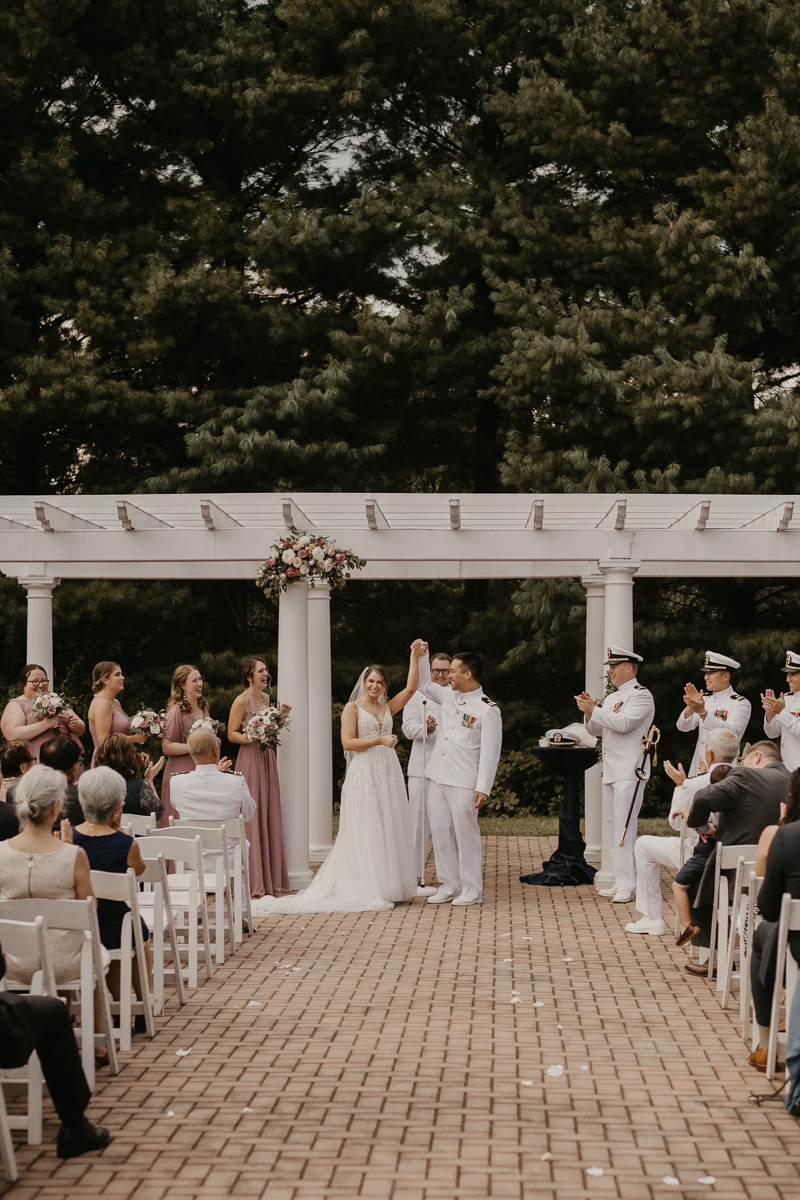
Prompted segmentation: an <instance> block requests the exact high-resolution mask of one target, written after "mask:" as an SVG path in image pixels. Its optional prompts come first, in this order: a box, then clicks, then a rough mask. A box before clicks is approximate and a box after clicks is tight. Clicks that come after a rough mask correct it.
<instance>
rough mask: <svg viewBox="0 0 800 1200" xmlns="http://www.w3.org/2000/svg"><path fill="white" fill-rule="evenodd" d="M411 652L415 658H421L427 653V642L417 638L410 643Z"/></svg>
mask: <svg viewBox="0 0 800 1200" xmlns="http://www.w3.org/2000/svg"><path fill="white" fill-rule="evenodd" d="M411 653H412V654H413V655H414V657H415V658H422V656H423V655H424V654H427V653H428V643H427V642H423V641H422V639H421V638H417V639H416V641H413V642H412V643H411Z"/></svg>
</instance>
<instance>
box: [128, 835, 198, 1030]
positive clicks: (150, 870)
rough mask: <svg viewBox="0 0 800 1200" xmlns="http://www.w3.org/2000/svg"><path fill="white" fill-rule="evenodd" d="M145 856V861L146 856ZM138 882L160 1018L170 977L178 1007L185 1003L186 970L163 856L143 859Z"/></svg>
mask: <svg viewBox="0 0 800 1200" xmlns="http://www.w3.org/2000/svg"><path fill="white" fill-rule="evenodd" d="M149 841H150V839H149V838H148V842H149ZM142 857H143V858H144V856H142ZM137 882H138V883H139V884H140V885H141V887H142V888H143V890H142V891H141V892H139V894H138V897H137V901H138V907H139V915H140V916H143V917H144V919H145V921H146V922H147V924H148V925H149V926H150V934H151V937H152V939H153V1013H154V1015H155V1016H158V1015H159V1014H160V1013H162V1012H163V1011H164V1001H165V985H166V981H167V979H170V978H171V979H173V980H174V982H175V988H176V991H177V995H178V1004H179V1005H180V1006H181V1008H182V1007H183V1005H184V1004H185V1003H186V993H185V991H184V987H183V968H182V966H181V956H180V949H179V946H178V938H177V934H176V932H175V917H174V914H173V911H172V899H171V896H170V890H169V875H168V874H167V865H166V862H165V861H164V855H163V854H158V855H156V857H155V858H144V873H143V874H141V875H139V876H138V877H137ZM165 931H166V934H167V943H168V945H169V957H170V959H171V961H172V968H171V969H168V968H167V965H166V958H167V947H166V945H165V943H164V933H165Z"/></svg>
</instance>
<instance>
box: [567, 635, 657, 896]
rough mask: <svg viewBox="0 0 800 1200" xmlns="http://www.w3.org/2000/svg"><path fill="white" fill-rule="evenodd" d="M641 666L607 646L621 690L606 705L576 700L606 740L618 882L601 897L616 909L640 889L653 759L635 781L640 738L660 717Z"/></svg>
mask: <svg viewBox="0 0 800 1200" xmlns="http://www.w3.org/2000/svg"><path fill="white" fill-rule="evenodd" d="M640 662H642V658H641V656H640V655H638V654H634V653H633V651H632V650H624V649H622V648H621V647H620V646H609V647H608V661H607V662H606V666H607V667H608V673H609V675H610V676H611V682H612V683H613V684H614V686H615V688H616V689H617V690H616V691H615V692H612V693H611V694H610V695H608V696H606V698H605V699H604V700H602V701H601V700H593V699H592V697H591V696H590V695H589V693H588V692H581V694H580V695H579V696H576V697H575V699H576V701H577V704H578V708H579V709H580V710H581V712H582V713H583V715H584V720H585V722H586V728H587V730H588V731H589V733H593V734H596V735H599V736H600V737H602V739H603V758H602V761H603V816H604V817H605V822H606V831H607V836H608V847H609V851H610V855H611V865H612V867H613V869H614V881H615V882H614V887H612V888H605V889H603V890H601V891H600V893H599V894H600V895H601V896H610V897H611V898H612V899H613V901H614V902H615V903H616V904H627V903H628V901H630V900H632V899H633V895H634V891H635V889H636V865H635V860H634V849H635V846H636V823H637V818H638V816H639V809H640V808H641V807H642V800H643V799H644V785H645V784H646V782H647V780H648V779H649V778H650V758H649V756H648V757H646V758H645V761H644V778H643V780H642V782H641V783H640V781H639V779H638V778H637V775H636V772H637V770H638V769H639V768H640V767H641V764H642V757H643V753H644V752H643V750H642V738H643V737H646V736H647V734H648V732H649V730H650V726H651V725H652V724H653V717H654V716H655V711H656V706H655V701H654V700H653V697H652V694H651V693H650V692H649V691H648V689H647V688H646V687H643V686H642V684H641V683H637V681H636V675H637V672H638V670H639V663H640ZM637 787H638V791H637ZM634 794H635V795H636V804H635V806H634V810H633V812H632V813H631V819H630V823H629V825H628V833H627V836H626V838H625V845H624V846H620V844H619V841H620V838H621V837H622V831H623V829H624V828H625V821H626V819H627V816H628V810H629V809H630V806H631V801H632V800H633V797H634Z"/></svg>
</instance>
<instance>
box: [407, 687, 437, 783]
mask: <svg viewBox="0 0 800 1200" xmlns="http://www.w3.org/2000/svg"><path fill="white" fill-rule="evenodd" d="M423 701H425V703H424V704H423ZM426 717H433V719H434V721H435V722H436V728H437V729H438V727H439V724H440V722H441V712H440V709H439V705H438V704H437V703H436V702H435V700H428V698H427V697H426V696H423V694H422V692H414V695H413V696H412V697H411V699H410V700H409V702H408V704H407V705H406V706H405V708H404V709H403V733H404V734H405V736H406V737H407V738H408V739H409V740H410V742H411V756H410V758H409V760H408V775H409V776H411V777H413V776H419V777H420V778H421V777H422V760H423V757H424V758H425V759H426V760H428V759H430V756H431V754H432V753H433V749H434V746H435V745H436V732H435V731H434V732H433V733H429V734H428V736H427V738H426V737H425V718H426ZM426 741H427V743H428V745H427V749H426V747H425V742H426Z"/></svg>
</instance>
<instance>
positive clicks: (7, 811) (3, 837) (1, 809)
mask: <svg viewBox="0 0 800 1200" xmlns="http://www.w3.org/2000/svg"><path fill="white" fill-rule="evenodd" d="M0 780H2V775H0ZM18 833H19V821H18V820H17V814H16V813H15V812H14V806H13V804H0V842H6V841H8V839H9V838H12V837H16V835H17V834H18Z"/></svg>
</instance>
